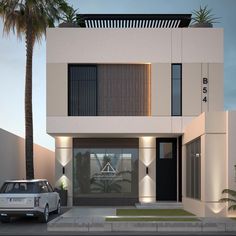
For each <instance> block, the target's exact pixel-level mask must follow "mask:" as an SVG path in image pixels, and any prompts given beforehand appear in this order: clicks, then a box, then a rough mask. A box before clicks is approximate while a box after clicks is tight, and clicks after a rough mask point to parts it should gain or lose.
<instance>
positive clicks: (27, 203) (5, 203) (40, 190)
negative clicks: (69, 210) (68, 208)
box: [0, 179, 61, 223]
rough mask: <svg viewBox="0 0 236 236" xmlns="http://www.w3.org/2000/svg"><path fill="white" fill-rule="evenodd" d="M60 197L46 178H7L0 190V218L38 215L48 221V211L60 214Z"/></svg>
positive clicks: (7, 220)
mask: <svg viewBox="0 0 236 236" xmlns="http://www.w3.org/2000/svg"><path fill="white" fill-rule="evenodd" d="M60 211H61V204H60V197H59V194H58V193H57V192H55V191H54V190H53V188H52V187H51V185H50V184H49V183H48V181H47V180H46V179H34V180H9V181H5V182H4V184H3V186H2V187H1V190H0V220H1V221H2V222H4V223H5V222H9V221H10V218H11V216H32V217H39V218H40V219H41V221H42V222H45V223H46V222H48V218H49V213H51V212H55V213H57V214H60Z"/></svg>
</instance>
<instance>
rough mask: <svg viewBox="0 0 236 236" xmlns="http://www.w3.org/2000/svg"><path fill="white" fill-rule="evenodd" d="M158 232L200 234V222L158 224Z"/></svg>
mask: <svg viewBox="0 0 236 236" xmlns="http://www.w3.org/2000/svg"><path fill="white" fill-rule="evenodd" d="M157 231H158V232H164V231H168V232H171V231H172V232H201V231H202V226H201V223H200V222H195V223H189V222H188V223H186V222H160V223H158V224H157Z"/></svg>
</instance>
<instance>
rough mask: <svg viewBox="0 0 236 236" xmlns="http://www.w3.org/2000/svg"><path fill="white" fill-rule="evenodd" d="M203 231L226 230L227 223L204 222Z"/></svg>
mask: <svg viewBox="0 0 236 236" xmlns="http://www.w3.org/2000/svg"><path fill="white" fill-rule="evenodd" d="M202 231H203V232H225V223H202Z"/></svg>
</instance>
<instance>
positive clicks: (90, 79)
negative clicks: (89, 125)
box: [68, 64, 150, 116]
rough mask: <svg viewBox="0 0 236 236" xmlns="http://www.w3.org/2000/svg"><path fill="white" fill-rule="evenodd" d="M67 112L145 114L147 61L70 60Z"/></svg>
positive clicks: (147, 100) (100, 114) (146, 103)
mask: <svg viewBox="0 0 236 236" xmlns="http://www.w3.org/2000/svg"><path fill="white" fill-rule="evenodd" d="M68 76H69V77H68V88H69V90H68V93H69V94H68V103H69V104H68V107H69V110H68V115H69V116H148V115H149V114H150V65H146V64H98V65H93V64H88V65H84V64H72V65H69V67H68Z"/></svg>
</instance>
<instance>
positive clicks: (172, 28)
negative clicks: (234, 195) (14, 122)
mask: <svg viewBox="0 0 236 236" xmlns="http://www.w3.org/2000/svg"><path fill="white" fill-rule="evenodd" d="M190 20H191V15H183V14H179V15H84V16H83V17H82V25H81V26H82V27H80V28H49V29H47V133H48V134H50V135H51V136H53V137H55V143H56V147H55V155H56V160H55V165H56V166H55V170H56V176H55V179H56V181H57V182H56V184H58V185H59V184H60V182H64V183H65V184H66V186H67V188H68V195H69V205H71V206H72V205H73V206H77V205H134V204H135V203H143V204H145V203H156V202H157V203H158V202H160V203H161V202H163V201H164V202H166V201H168V202H182V203H183V206H184V208H185V209H186V210H189V211H192V212H194V213H195V214H197V215H199V216H221V215H226V214H229V213H228V212H227V210H226V207H225V205H224V204H221V203H219V202H218V200H219V199H220V198H221V197H222V195H221V191H222V190H223V189H224V188H234V187H236V185H235V182H234V180H235V169H234V165H235V161H236V159H235V157H234V153H235V151H236V150H235V149H236V148H235V145H234V144H233V140H235V139H234V138H236V137H234V136H236V125H235V124H234V122H233V121H234V120H235V119H236V113H234V112H225V111H224V32H223V29H219V28H191V27H189V23H190Z"/></svg>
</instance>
